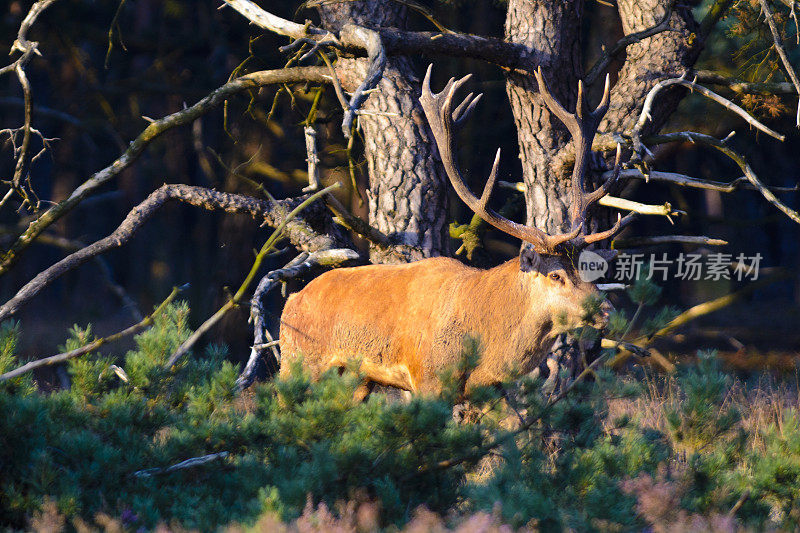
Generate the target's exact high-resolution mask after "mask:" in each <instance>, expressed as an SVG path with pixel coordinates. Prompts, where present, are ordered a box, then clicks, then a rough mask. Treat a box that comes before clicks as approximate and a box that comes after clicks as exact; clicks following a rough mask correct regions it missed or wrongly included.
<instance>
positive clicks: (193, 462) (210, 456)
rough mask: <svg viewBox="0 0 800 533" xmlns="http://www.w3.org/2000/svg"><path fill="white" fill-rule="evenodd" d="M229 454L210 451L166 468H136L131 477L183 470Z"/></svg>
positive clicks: (223, 457)
mask: <svg viewBox="0 0 800 533" xmlns="http://www.w3.org/2000/svg"><path fill="white" fill-rule="evenodd" d="M228 455H230V453H229V452H217V453H210V454H208V455H201V456H200V457H192V458H191V459H186V460H185V461H181V462H180V463H178V464H174V465H172V466H168V467H166V468H158V467H155V468H148V469H146V470H138V471H136V472H134V473H133V474H132V475H133V477H152V476H156V475H158V474H169V473H170V472H175V471H176V470H183V469H185V468H191V467H193V466H200V465H204V464H206V463H210V462H211V461H217V460H220V459H225V458H226V457H228Z"/></svg>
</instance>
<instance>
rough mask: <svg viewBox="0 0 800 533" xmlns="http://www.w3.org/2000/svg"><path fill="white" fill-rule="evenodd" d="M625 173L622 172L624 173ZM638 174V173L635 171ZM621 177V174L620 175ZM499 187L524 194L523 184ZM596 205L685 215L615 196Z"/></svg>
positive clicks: (641, 212) (680, 212) (658, 213)
mask: <svg viewBox="0 0 800 533" xmlns="http://www.w3.org/2000/svg"><path fill="white" fill-rule="evenodd" d="M624 172H625V171H623V173H624ZM637 172H638V171H637ZM612 174H613V171H608V172H607V173H605V174H603V178H604V179H608V177H610V176H611V175H612ZM621 175H622V173H621ZM499 184H500V186H501V187H503V188H505V189H511V190H514V191H518V192H525V184H524V183H522V182H516V183H510V182H508V181H501V182H499ZM597 203H599V204H600V205H602V206H605V207H612V208H615V209H623V210H625V211H633V212H634V213H638V214H640V215H659V216H666V217H669V216H674V215H685V214H686V213H685V212H684V211H680V210H677V209H673V208H672V206H671V205H670V204H669V203H665V204H663V205H650V204H642V203H639V202H634V201H632V200H627V199H625V198H617V197H615V196H604V197H603V198H601V199H600V200H599V201H598V202H597Z"/></svg>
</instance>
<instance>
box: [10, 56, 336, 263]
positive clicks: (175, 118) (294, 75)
mask: <svg viewBox="0 0 800 533" xmlns="http://www.w3.org/2000/svg"><path fill="white" fill-rule="evenodd" d="M301 81H302V82H305V81H311V82H315V83H330V81H331V78H330V75H329V73H328V72H327V69H326V68H324V67H294V68H286V69H278V70H265V71H259V72H253V73H250V74H247V75H245V76H242V77H240V78H236V79H235V80H232V81H230V82H228V83H226V84H225V85H223V86H222V87H220V88H218V89H216V90H214V91H213V92H212V93H211V94H209V95H208V96H206V97H205V98H203V99H202V100H200V101H199V102H197V103H196V104H195V105H193V106H191V107H188V108H186V109H183V110H181V111H178V112H176V113H173V114H171V115H168V116H166V117H164V118H161V119H159V120H156V121H153V122H151V123H150V124H149V125H148V126H147V128H145V129H144V131H142V133H140V134H139V136H138V137H136V139H134V140H133V141H132V142H131V143H130V145H129V146H128V148H127V149H126V150H125V152H123V154H122V155H121V156H120V157H119V158H117V159H116V160H115V161H114V162H113V163H111V164H110V165H109V166H107V167H106V168H104V169H102V170H100V171H98V172H96V173H95V174H93V175H92V176H91V177H90V178H89V179H88V180H86V181H85V182H83V183H82V184H81V185H80V186H79V187H78V188H77V189H75V190H74V191H73V192H72V193H71V194H70V195H69V196H68V197H67V198H66V199H64V200H62V201H61V202H59V203H58V204H56V205H54V206H53V207H51V208H50V209H48V210H47V211H45V212H44V213H43V214H42V215H41V216H39V217H38V218H36V219H35V220H34V221H33V222H31V223H30V225H29V226H28V229H27V230H25V232H24V233H22V235H20V237H19V238H18V239H17V240H16V242H15V243H14V244H13V245H12V246H11V247H10V248H9V250H8V251H7V252H6V253H4V254H3V255H2V259H1V260H0V275H2V274H5V273H6V272H8V270H9V268H10V267H11V266H12V265H13V264H14V263H15V262H16V261H17V260H18V259H19V255H20V253H21V252H22V251H23V250H25V249H26V248H28V247H29V246H30V244H31V243H32V242H33V241H34V239H36V237H38V236H39V235H40V234H41V233H42V232H43V231H44V230H45V229H46V228H48V227H49V226H50V225H51V224H53V223H54V222H55V221H57V220H58V219H60V218H61V217H63V216H64V215H66V214H67V213H69V212H70V211H71V210H72V209H73V208H74V207H75V206H76V205H78V204H79V203H80V202H81V201H82V200H83V199H84V198H86V197H87V196H89V195H90V194H92V193H93V192H94V191H96V190H97V189H98V188H99V187H101V186H102V185H104V184H106V183H108V181H110V180H111V179H113V178H115V177H116V176H117V175H119V173H120V172H122V171H123V170H125V169H126V168H128V167H129V166H130V165H131V164H132V163H133V162H134V161H136V159H137V158H138V157H139V156H140V155H141V154H142V152H143V151H144V149H145V148H146V147H147V146H148V145H149V144H150V143H151V142H152V141H154V140H155V139H156V138H158V137H160V136H161V135H162V134H164V133H165V132H167V131H169V130H171V129H173V128H176V127H178V126H183V125H185V124H188V123H190V122H192V121H194V120H196V119H197V118H199V117H201V116H203V115H204V114H206V113H208V112H209V111H211V110H212V109H214V108H215V107H217V106H219V105H220V104H222V103H223V102H224V101H225V100H226V99H228V98H230V97H231V96H233V95H235V94H238V93H240V92H243V91H246V90H248V89H254V88H258V87H262V86H264V85H271V84H276V83H293V82H301Z"/></svg>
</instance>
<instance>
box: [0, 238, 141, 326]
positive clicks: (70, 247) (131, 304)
mask: <svg viewBox="0 0 800 533" xmlns="http://www.w3.org/2000/svg"><path fill="white" fill-rule="evenodd" d="M4 234H14V235H16V232H15V231H13V230H11V229H9V228H4V227H2V226H0V235H4ZM36 242H37V243H38V244H44V245H46V246H54V247H56V248H60V249H62V250H65V251H68V252H76V251H78V250H80V249H81V248H85V247H86V244H85V243H83V242H81V241H78V240H74V239H67V238H66V237H60V236H58V235H51V234H48V233H43V234H41V235H39V238H38V239H36ZM92 261H94V263H95V264H96V265H97V268H98V269H99V270H100V275H101V276H102V277H103V282H104V283H105V285H106V288H107V289H108V290H109V291H110V292H111V293H112V294H113V295H114V296H116V297H117V299H118V300H119V301H120V303H121V304H122V307H123V308H124V309H127V310H128V311H129V312H130V314H131V315H133V318H134V319H135V320H137V321H138V320H142V319H143V318H144V315H142V312H141V311H140V310H139V306H138V305H136V302H135V301H133V298H131V296H130V295H129V294H128V292H127V291H126V290H125V288H124V287H122V285H120V284H119V283H117V281H116V280H115V279H114V274H113V272H112V270H111V265H109V264H108V261H106V260H105V259H104V258H102V257H100V256H99V255H98V256H95V257H93V258H92Z"/></svg>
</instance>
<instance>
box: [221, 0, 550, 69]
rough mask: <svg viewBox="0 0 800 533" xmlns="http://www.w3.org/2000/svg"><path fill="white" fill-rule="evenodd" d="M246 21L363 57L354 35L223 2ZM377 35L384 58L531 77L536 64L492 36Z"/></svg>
mask: <svg viewBox="0 0 800 533" xmlns="http://www.w3.org/2000/svg"><path fill="white" fill-rule="evenodd" d="M223 1H224V2H225V3H226V4H227V5H229V6H231V7H233V8H234V9H235V10H236V11H238V12H239V13H240V14H242V15H243V16H244V17H245V18H246V19H248V20H249V21H250V22H252V23H253V24H255V25H256V26H258V27H260V28H263V29H265V30H267V31H271V32H274V33H277V34H279V35H285V36H287V37H291V38H293V39H301V38H306V39H308V40H312V41H332V42H335V43H337V46H336V47H337V48H344V49H345V50H347V51H348V52H350V53H355V54H359V55H364V54H366V52H367V48H366V44H367V43H366V42H364V41H363V40H362V39H361V37H360V36H359V35H358V34H357V33H355V32H353V31H349V32H345V31H342V33H341V35H339V36H338V37H336V36H334V35H332V34H330V33H329V32H327V31H325V30H322V29H320V28H316V27H314V26H312V25H302V24H297V23H295V22H290V21H288V20H285V19H282V18H280V17H277V16H275V15H272V14H270V13H268V12H266V11H264V10H263V9H261V8H260V7H259V6H257V5H256V4H255V3H253V2H251V1H250V0H223ZM373 31H376V32H378V33H379V35H380V38H381V41H382V42H383V46H384V49H385V51H386V54H387V55H415V54H422V53H425V54H441V55H447V56H454V57H469V58H473V59H480V60H483V61H487V62H489V63H493V64H495V65H499V66H501V67H504V68H507V69H510V70H515V71H518V72H520V73H523V74H532V73H533V69H534V68H535V65H531V64H530V61H529V60H528V58H529V57H530V54H531V50H530V48H528V47H527V46H524V45H522V44H518V43H510V42H506V41H504V40H502V39H496V38H493V37H482V36H480V35H469V34H464V33H455V32H446V33H444V32H442V33H439V32H414V31H404V30H399V29H397V28H380V29H375V30H373Z"/></svg>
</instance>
